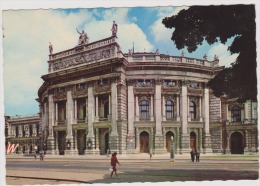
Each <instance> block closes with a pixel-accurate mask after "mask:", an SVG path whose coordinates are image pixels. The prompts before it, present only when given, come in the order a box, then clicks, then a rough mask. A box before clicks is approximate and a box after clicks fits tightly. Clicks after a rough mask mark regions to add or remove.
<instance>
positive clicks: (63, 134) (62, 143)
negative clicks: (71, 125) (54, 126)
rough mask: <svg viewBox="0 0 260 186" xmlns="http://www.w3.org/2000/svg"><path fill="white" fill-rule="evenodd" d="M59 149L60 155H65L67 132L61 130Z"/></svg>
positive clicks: (59, 133)
mask: <svg viewBox="0 0 260 186" xmlns="http://www.w3.org/2000/svg"><path fill="white" fill-rule="evenodd" d="M58 149H59V155H64V154H65V150H66V132H65V131H59V132H58Z"/></svg>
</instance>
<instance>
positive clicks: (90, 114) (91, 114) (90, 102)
mask: <svg viewBox="0 0 260 186" xmlns="http://www.w3.org/2000/svg"><path fill="white" fill-rule="evenodd" d="M94 102H95V99H94V92H93V83H89V85H88V134H87V138H86V140H87V141H86V144H88V141H90V142H91V143H92V148H90V149H88V148H87V149H86V154H94V140H95V138H94V128H93V122H94V114H95V108H94Z"/></svg>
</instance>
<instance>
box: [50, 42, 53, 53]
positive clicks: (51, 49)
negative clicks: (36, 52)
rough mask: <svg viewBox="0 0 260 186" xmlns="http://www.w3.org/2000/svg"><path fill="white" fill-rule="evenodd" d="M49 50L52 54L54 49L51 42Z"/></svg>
mask: <svg viewBox="0 0 260 186" xmlns="http://www.w3.org/2000/svg"><path fill="white" fill-rule="evenodd" d="M49 51H50V55H51V54H52V51H53V48H52V44H51V42H49Z"/></svg>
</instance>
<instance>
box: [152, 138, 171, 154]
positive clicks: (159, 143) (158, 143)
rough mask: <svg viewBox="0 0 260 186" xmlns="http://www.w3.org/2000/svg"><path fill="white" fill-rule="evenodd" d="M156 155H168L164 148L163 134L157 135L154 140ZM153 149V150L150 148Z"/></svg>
mask: <svg viewBox="0 0 260 186" xmlns="http://www.w3.org/2000/svg"><path fill="white" fill-rule="evenodd" d="M154 140H155V141H154V154H164V153H166V152H167V151H166V149H165V148H164V146H163V144H164V143H163V135H162V134H155V138H154ZM150 149H152V148H150Z"/></svg>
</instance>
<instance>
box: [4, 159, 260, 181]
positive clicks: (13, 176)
mask: <svg viewBox="0 0 260 186" xmlns="http://www.w3.org/2000/svg"><path fill="white" fill-rule="evenodd" d="M118 159H119V162H120V163H121V165H120V166H118V173H119V175H120V179H116V178H114V179H110V178H109V174H110V171H109V170H108V169H109V167H110V165H109V164H110V157H106V156H96V157H95V156H93V157H86V156H85V157H84V156H83V157H82V156H71V157H58V156H53V157H51V156H47V157H46V158H45V160H44V161H39V159H37V160H34V159H33V158H32V157H23V156H22V157H21V156H19V157H8V158H7V164H6V169H7V179H6V180H7V184H11V185H21V184H30V185H33V184H62V183H64V184H70V183H76V184H77V183H78V184H79V183H123V182H124V183H125V182H129V183H133V182H165V181H170V182H173V181H205V180H256V179H258V177H259V173H258V172H259V171H258V170H259V164H258V158H257V157H256V156H255V158H251V157H250V158H239V157H236V156H234V157H232V158H230V157H229V158H225V157H223V156H221V157H218V156H215V157H208V156H205V157H203V156H202V158H201V161H200V162H198V163H197V162H195V163H193V162H191V161H190V159H189V156H188V155H186V156H181V155H179V156H176V161H175V162H171V161H170V160H169V158H168V156H154V157H153V158H152V160H151V161H150V159H149V158H148V156H138V157H137V156H136V157H127V156H121V157H120V156H119V157H118Z"/></svg>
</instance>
